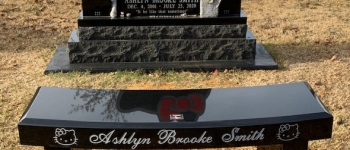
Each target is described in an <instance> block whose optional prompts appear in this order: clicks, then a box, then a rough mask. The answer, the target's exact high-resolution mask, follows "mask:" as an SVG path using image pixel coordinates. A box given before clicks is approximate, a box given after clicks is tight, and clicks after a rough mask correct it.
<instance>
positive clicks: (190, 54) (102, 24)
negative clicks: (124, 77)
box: [47, 0, 277, 71]
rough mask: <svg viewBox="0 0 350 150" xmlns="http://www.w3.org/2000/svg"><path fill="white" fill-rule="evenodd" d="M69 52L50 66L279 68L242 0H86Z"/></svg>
mask: <svg viewBox="0 0 350 150" xmlns="http://www.w3.org/2000/svg"><path fill="white" fill-rule="evenodd" d="M57 55H60V56H61V57H63V55H64V54H62V53H61V54H57ZM54 57H55V56H54ZM57 57H59V56H57ZM64 57H66V56H64ZM67 57H68V59H67V58H63V59H65V63H66V64H59V63H62V62H63V61H61V60H59V59H60V58H54V59H53V60H52V61H51V62H50V64H49V67H48V69H47V71H50V70H51V71H55V69H56V70H59V69H61V71H62V70H63V71H64V69H66V70H67V71H69V70H75V71H77V70H76V69H78V71H79V69H82V68H83V69H84V70H92V71H93V70H94V69H96V70H100V71H115V70H116V69H117V70H124V69H127V70H128V69H129V70H134V69H145V70H147V69H154V70H155V69H180V70H192V69H193V70H212V69H232V68H243V69H244V68H246V69H275V68H277V64H276V63H275V62H274V61H273V59H272V58H271V56H270V55H269V54H268V53H267V51H266V50H265V49H264V47H263V46H262V45H260V44H257V42H256V38H255V37H254V35H253V34H252V33H251V31H250V30H249V29H248V27H247V17H246V15H245V14H244V13H243V11H242V10H241V0H82V11H81V12H80V15H79V17H78V29H77V30H74V31H73V32H72V34H71V36H70V38H69V40H68V48H67ZM66 61H67V62H66ZM55 63H56V64H55ZM101 65H103V67H104V68H103V67H102V68H101V67H100V66H101ZM50 66H51V67H50ZM99 67H100V68H99Z"/></svg>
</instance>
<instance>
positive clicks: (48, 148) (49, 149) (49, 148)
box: [44, 146, 71, 150]
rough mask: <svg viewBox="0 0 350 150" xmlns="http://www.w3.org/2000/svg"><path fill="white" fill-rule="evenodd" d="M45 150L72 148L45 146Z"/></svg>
mask: <svg viewBox="0 0 350 150" xmlns="http://www.w3.org/2000/svg"><path fill="white" fill-rule="evenodd" d="M44 150H71V149H70V148H57V147H47V146H44Z"/></svg>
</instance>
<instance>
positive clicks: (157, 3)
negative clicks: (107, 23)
mask: <svg viewBox="0 0 350 150" xmlns="http://www.w3.org/2000/svg"><path fill="white" fill-rule="evenodd" d="M199 1H200V0H118V8H119V9H118V13H119V14H123V13H124V14H131V16H160V17H161V16H163V17H166V16H181V15H182V16H184V15H195V16H196V15H199Z"/></svg>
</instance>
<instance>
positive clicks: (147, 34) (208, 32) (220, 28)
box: [78, 24, 248, 41]
mask: <svg viewBox="0 0 350 150" xmlns="http://www.w3.org/2000/svg"><path fill="white" fill-rule="evenodd" d="M247 29H248V28H247V25H246V24H233V25H187V26H109V27H108V26H97V27H79V28H78V33H79V40H80V41H83V40H137V39H148V40H149V39H212V38H245V37H246V33H247Z"/></svg>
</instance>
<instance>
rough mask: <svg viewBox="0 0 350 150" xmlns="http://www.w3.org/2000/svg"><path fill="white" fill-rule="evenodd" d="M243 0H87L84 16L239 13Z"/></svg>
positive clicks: (208, 15) (112, 16)
mask: <svg viewBox="0 0 350 150" xmlns="http://www.w3.org/2000/svg"><path fill="white" fill-rule="evenodd" d="M240 12H241V0H83V15H84V16H111V18H118V17H121V18H122V17H135V16H150V17H155V16H157V17H186V16H187V17H189V16H192V17H193V16H200V17H202V18H207V17H218V16H239V14H240Z"/></svg>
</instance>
